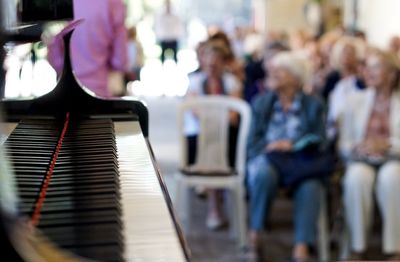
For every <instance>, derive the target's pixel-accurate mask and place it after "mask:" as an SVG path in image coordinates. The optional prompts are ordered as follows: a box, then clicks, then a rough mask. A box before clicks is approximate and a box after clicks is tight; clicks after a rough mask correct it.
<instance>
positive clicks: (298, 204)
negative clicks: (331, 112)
mask: <svg viewBox="0 0 400 262" xmlns="http://www.w3.org/2000/svg"><path fill="white" fill-rule="evenodd" d="M268 72H269V75H268V80H267V81H268V86H269V87H270V89H269V91H268V92H266V93H265V94H262V95H260V96H258V97H256V98H255V99H254V101H253V104H252V107H253V119H252V127H251V131H250V135H249V142H248V155H249V159H248V177H247V186H248V192H249V197H250V231H249V238H250V246H251V247H252V250H253V254H255V255H256V256H257V257H258V258H259V257H260V256H262V252H261V250H262V248H261V234H262V232H263V230H264V227H265V220H266V217H267V215H268V212H269V210H270V206H271V204H272V201H273V199H274V197H275V196H276V194H277V191H278V188H279V187H280V186H281V185H282V183H281V182H282V176H281V174H280V173H279V172H278V171H277V168H276V167H275V166H274V165H273V164H272V163H271V162H270V161H269V159H268V157H267V154H268V153H269V152H295V151H299V150H301V149H302V148H304V147H306V146H307V143H308V142H309V141H308V139H307V138H310V137H314V139H313V141H314V143H315V144H317V145H318V146H319V145H320V144H322V143H323V142H324V137H325V136H324V120H323V119H324V106H323V103H322V102H321V101H320V100H318V99H317V98H316V97H313V96H310V95H306V94H305V93H304V92H303V91H302V87H303V85H304V84H305V79H306V76H307V67H306V63H305V61H304V60H303V59H300V58H299V57H298V56H297V55H296V54H295V53H292V52H281V53H279V54H277V55H276V56H274V58H273V59H272V60H271V62H270V64H269V68H268ZM322 186H323V185H322V183H321V181H320V180H319V179H316V178H311V179H306V180H303V181H300V182H299V183H297V184H296V186H291V187H290V189H291V192H292V197H293V200H294V206H295V207H294V224H295V245H294V248H293V254H292V256H293V261H308V260H309V259H310V247H312V246H314V245H315V239H316V230H317V229H316V224H317V218H318V213H319V206H320V202H319V201H320V198H321V195H322Z"/></svg>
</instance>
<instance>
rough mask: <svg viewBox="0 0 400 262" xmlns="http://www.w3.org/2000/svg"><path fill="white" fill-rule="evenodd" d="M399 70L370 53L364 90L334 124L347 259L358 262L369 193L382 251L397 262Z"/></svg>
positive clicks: (389, 57)
mask: <svg viewBox="0 0 400 262" xmlns="http://www.w3.org/2000/svg"><path fill="white" fill-rule="evenodd" d="M399 69H400V65H399V61H398V58H397V57H396V55H395V54H392V53H389V52H384V51H381V50H377V49H373V50H370V51H369V52H368V54H367V58H366V68H365V79H366V83H367V85H368V88H367V89H366V90H364V91H361V92H357V93H353V94H352V96H351V97H349V98H348V100H347V103H346V111H345V113H344V114H343V115H342V116H341V118H340V121H339V123H340V125H339V131H340V137H339V149H340V153H341V156H342V157H343V158H344V160H345V161H346V172H345V175H344V180H343V186H344V187H343V189H344V207H345V214H346V221H347V225H348V227H349V229H350V238H351V249H352V257H351V259H352V260H362V259H363V256H364V254H365V251H366V250H367V248H368V231H369V229H370V226H371V222H372V221H371V220H372V214H373V213H372V211H373V206H374V205H373V200H374V194H375V195H376V200H377V204H378V206H379V210H380V212H381V217H382V222H383V230H382V231H383V243H382V246H383V252H384V253H385V254H386V255H388V256H389V259H392V260H396V261H399V260H400V205H399V199H400V116H399V112H400V93H399V90H398V89H399Z"/></svg>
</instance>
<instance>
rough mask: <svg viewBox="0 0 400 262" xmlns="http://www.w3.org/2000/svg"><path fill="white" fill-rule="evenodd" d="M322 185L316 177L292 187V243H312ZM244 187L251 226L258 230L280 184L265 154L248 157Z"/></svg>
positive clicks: (314, 240)
mask: <svg viewBox="0 0 400 262" xmlns="http://www.w3.org/2000/svg"><path fill="white" fill-rule="evenodd" d="M322 186H323V185H322V183H321V182H320V181H319V180H317V179H308V180H305V181H303V182H301V183H300V184H299V185H298V186H296V188H294V191H293V200H294V227H295V243H306V244H309V245H314V244H315V242H316V231H317V220H318V215H319V208H320V200H321V197H323V196H322V192H323V191H322ZM247 187H248V192H249V196H250V228H251V229H252V230H255V231H261V230H263V229H264V225H265V220H266V217H267V215H268V212H269V210H270V207H271V204H272V201H273V200H274V198H275V196H276V193H277V191H278V188H279V174H278V173H277V171H276V170H275V169H274V167H273V166H271V164H269V163H268V160H267V158H266V157H265V156H264V155H260V156H257V157H255V158H253V159H251V160H250V161H249V163H248V179H247Z"/></svg>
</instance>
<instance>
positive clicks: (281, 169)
mask: <svg viewBox="0 0 400 262" xmlns="http://www.w3.org/2000/svg"><path fill="white" fill-rule="evenodd" d="M266 157H267V158H268V161H269V163H271V165H272V166H273V167H275V169H276V170H277V171H278V173H279V176H280V180H281V183H282V184H283V185H284V186H295V185H297V184H298V183H300V182H302V181H304V180H306V179H309V178H320V179H323V178H326V177H328V176H330V175H331V174H333V172H334V171H335V157H334V156H333V154H332V153H330V152H329V151H321V150H318V149H316V148H313V147H312V148H309V147H308V148H305V149H302V150H299V151H291V152H278V151H274V152H268V153H266Z"/></svg>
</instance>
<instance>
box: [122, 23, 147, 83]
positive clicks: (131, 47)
mask: <svg viewBox="0 0 400 262" xmlns="http://www.w3.org/2000/svg"><path fill="white" fill-rule="evenodd" d="M143 63H144V53H143V47H142V44H141V43H140V42H139V41H138V39H137V32H136V27H135V26H133V27H131V28H129V29H128V72H127V74H126V79H125V80H126V81H134V80H140V70H141V69H142V67H143Z"/></svg>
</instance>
